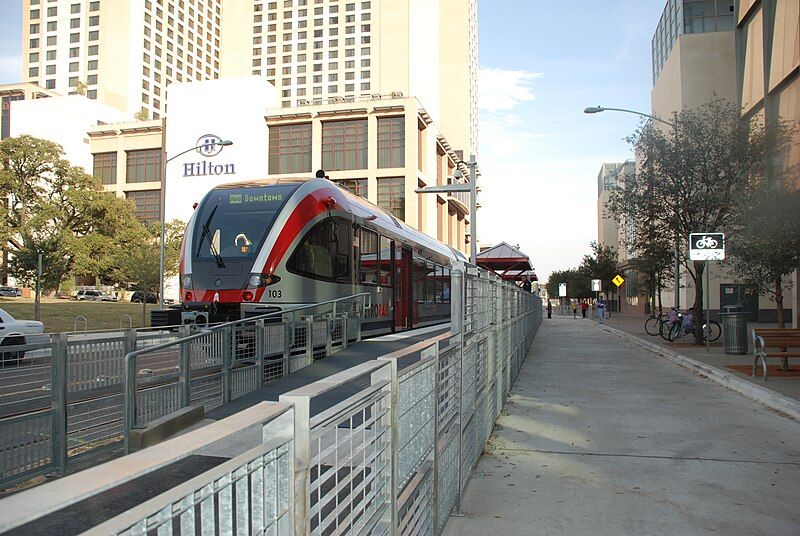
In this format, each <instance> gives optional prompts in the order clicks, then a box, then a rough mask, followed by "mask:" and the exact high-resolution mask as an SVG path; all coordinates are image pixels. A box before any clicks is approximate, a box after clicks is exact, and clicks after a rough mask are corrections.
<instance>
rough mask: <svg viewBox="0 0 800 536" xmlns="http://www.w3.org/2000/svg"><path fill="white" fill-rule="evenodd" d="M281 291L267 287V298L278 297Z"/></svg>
mask: <svg viewBox="0 0 800 536" xmlns="http://www.w3.org/2000/svg"><path fill="white" fill-rule="evenodd" d="M280 297H281V291H280V290H278V289H267V298H280Z"/></svg>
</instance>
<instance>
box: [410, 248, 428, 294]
mask: <svg viewBox="0 0 800 536" xmlns="http://www.w3.org/2000/svg"><path fill="white" fill-rule="evenodd" d="M412 273H413V279H412V281H413V285H412V287H411V288H412V292H413V294H412V296H413V297H412V299H413V300H416V301H417V302H419V303H424V302H425V280H426V277H427V275H428V264H427V263H426V262H425V259H423V258H422V257H417V256H414V271H413V272H412Z"/></svg>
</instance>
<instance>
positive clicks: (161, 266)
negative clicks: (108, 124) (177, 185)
mask: <svg viewBox="0 0 800 536" xmlns="http://www.w3.org/2000/svg"><path fill="white" fill-rule="evenodd" d="M162 129H163V130H162V132H165V131H166V128H164V126H163V125H162ZM165 138H166V137H165V136H162V144H161V147H162V149H161V161H162V162H163V163H162V164H161V259H160V261H159V274H158V306H159V307H161V308H162V309H163V308H164V261H165V255H166V244H165V229H164V228H165V227H166V214H165V212H166V211H165V210H164V209H165V208H166V195H165V194H166V185H167V164H169V163H170V162H172V161H173V160H175V159H176V158H178V157H179V156H183V155H185V154H186V153H188V152H191V151H196V150H197V149H200V148H201V147H207V146H208V145H212V146H217V145H219V146H221V147H228V146H230V145H233V142H232V141H231V140H222V141H217V142H214V143H212V144H207V143H203V144H201V145H195V146H194V147H189V148H188V149H186V150H185V151H181V152H179V153H178V154H176V155H175V156H172V157H170V158H164V157H165V156H166V155H167V150H166V139H165Z"/></svg>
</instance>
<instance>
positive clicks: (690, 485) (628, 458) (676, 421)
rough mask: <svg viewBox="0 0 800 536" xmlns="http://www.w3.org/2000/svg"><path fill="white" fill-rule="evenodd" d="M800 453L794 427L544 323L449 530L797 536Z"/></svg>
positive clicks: (585, 327)
mask: <svg viewBox="0 0 800 536" xmlns="http://www.w3.org/2000/svg"><path fill="white" fill-rule="evenodd" d="M799 444H800V423H798V422H797V421H795V420H792V419H790V418H787V417H784V416H782V415H780V414H778V413H776V412H774V411H772V410H770V409H768V408H766V407H765V406H763V405H761V404H759V403H756V402H753V401H751V400H749V399H747V398H744V397H743V396H741V395H739V394H737V393H735V392H733V391H730V390H728V389H726V388H724V387H722V386H720V385H719V384H717V383H714V382H711V381H709V380H708V379H705V378H703V377H701V376H700V375H698V374H695V373H692V372H690V371H688V370H686V369H683V368H680V367H678V366H677V365H676V364H674V363H672V362H671V361H669V360H667V359H666V358H663V357H660V356H658V355H656V354H654V353H651V352H649V351H647V350H644V349H642V348H641V347H639V346H637V345H635V344H633V343H631V342H629V341H626V340H623V339H621V338H619V337H617V336H615V335H613V334H612V333H609V332H607V331H605V330H603V329H602V328H601V327H600V326H599V325H598V324H596V323H595V322H593V321H591V320H581V319H577V320H573V319H572V318H571V317H569V318H553V319H550V320H547V319H546V320H544V321H543V322H542V326H541V328H540V330H539V334H538V336H537V337H536V339H535V341H534V344H533V346H532V348H531V350H530V352H529V354H528V356H527V359H526V361H525V362H524V364H523V366H522V369H521V371H520V374H519V376H518V377H517V380H516V383H515V384H514V386H513V388H512V391H511V393H510V395H509V399H508V401H507V403H506V405H505V408H504V411H503V413H502V414H501V416H500V418H499V419H498V421H497V427H496V429H495V432H494V434H493V436H492V438H490V440H489V443H488V445H487V446H486V448H485V451H484V455H483V456H482V457H481V458H480V460H479V462H478V464H477V468H476V470H475V471H474V473H473V475H472V477H471V478H470V480H469V483H468V485H467V489H466V492H465V495H464V498H463V500H462V503H461V510H462V512H463V513H464V516H463V517H461V516H454V517H451V518H450V520H449V523H448V526H447V528H446V531H445V534H446V535H448V536H450V535H452V536H456V535H459V536H462V535H483V534H507V535H526V534H532V533H536V534H541V535H573V534H574V535H584V534H595V535H606V534H607V535H613V536H620V535H636V536H640V535H660V534H676V535H677V534H680V535H695V534H698V535H699V534H748V535H797V534H800V516H798V514H797V508H796V506H797V492H796V490H797V486H798V483H800V451H798V448H797V445H799Z"/></svg>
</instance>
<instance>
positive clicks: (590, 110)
mask: <svg viewBox="0 0 800 536" xmlns="http://www.w3.org/2000/svg"><path fill="white" fill-rule="evenodd" d="M605 111H609V112H624V113H627V114H634V115H640V116H642V117H647V118H649V119H652V120H653V121H658V122H659V123H664V124H665V125H669V126H670V127H671V128H672V132H673V133H674V134H675V147H676V148H677V146H678V112H673V121H672V122H670V121H666V120H664V119H661V118H660V117H656V116H655V115H650V114H646V113H644V112H637V111H635V110H627V109H625V108H605V107H603V106H589V107H588V108H585V109H584V110H583V113H585V114H598V113H600V112H605ZM675 188H676V190H677V184H676V186H675ZM675 197H676V203H675V210H676V215H675V217H676V218H677V208H678V203H677V197H678V193H677V192H675ZM680 247H681V246H680V236H678V234H677V233H676V234H675V309H680V308H681V265H680V260H679V255H680Z"/></svg>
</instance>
